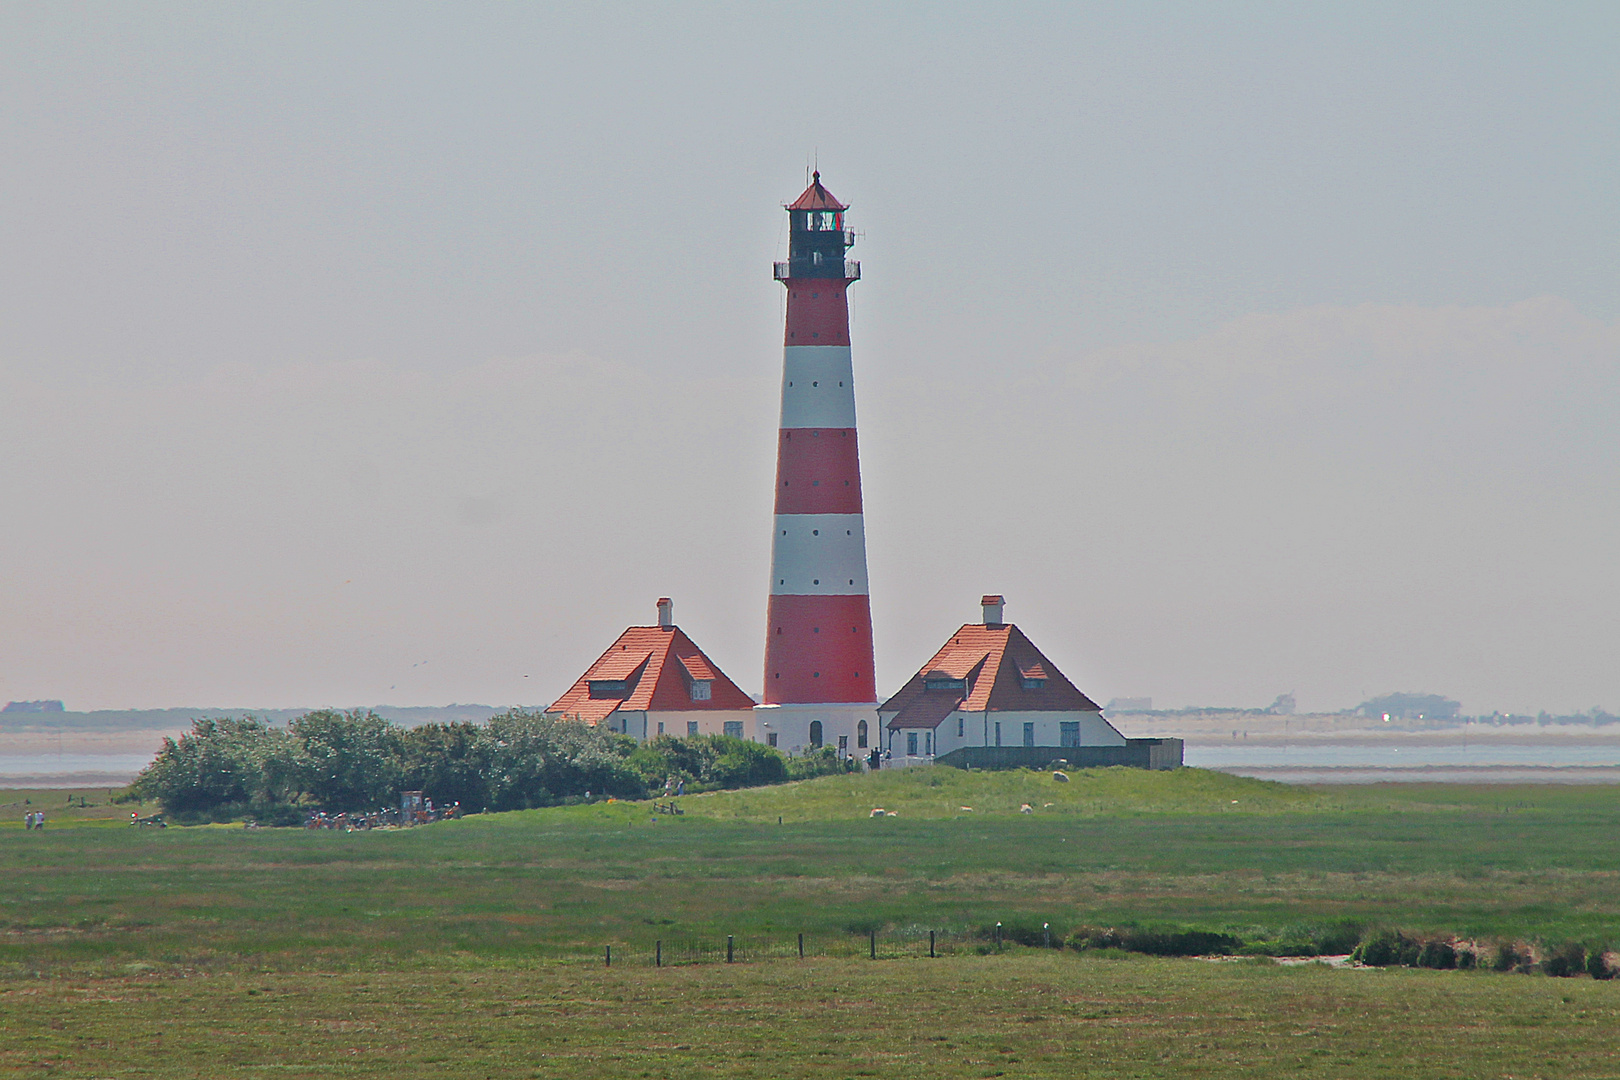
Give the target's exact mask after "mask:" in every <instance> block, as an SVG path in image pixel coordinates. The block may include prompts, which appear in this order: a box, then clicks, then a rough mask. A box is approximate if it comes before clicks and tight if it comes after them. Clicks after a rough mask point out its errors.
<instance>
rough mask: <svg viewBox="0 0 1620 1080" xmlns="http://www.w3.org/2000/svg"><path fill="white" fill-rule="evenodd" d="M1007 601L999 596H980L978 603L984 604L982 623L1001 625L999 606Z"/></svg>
mask: <svg viewBox="0 0 1620 1080" xmlns="http://www.w3.org/2000/svg"><path fill="white" fill-rule="evenodd" d="M1006 602H1007V601H1005V600H1003V599H1002V598H1001V597H999V596H981V597H980V598H979V603H981V604H983V605H984V625H986V626H1000V625H1001V608H1002V605H1004V604H1006Z"/></svg>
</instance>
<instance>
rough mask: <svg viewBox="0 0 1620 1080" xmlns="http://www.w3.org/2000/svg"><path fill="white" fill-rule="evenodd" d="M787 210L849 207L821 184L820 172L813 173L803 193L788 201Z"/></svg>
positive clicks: (841, 208) (846, 208) (840, 208)
mask: <svg viewBox="0 0 1620 1080" xmlns="http://www.w3.org/2000/svg"><path fill="white" fill-rule="evenodd" d="M787 208H788V209H789V210H848V209H849V207H847V206H845V205H844V204H843V203H841V202H839V201H838V199H837V198H836V197H835V196H834V195H833V193H832V192H830V191H828V190H827V189H826V188H824V187H822V186H821V173H819V172H818V173H816V174H815V180H813V181H812V182H811V184H810V186H809V187H807V188H805V189H804V194H803V195H800V196H799V197H798V198H797V199H794V200H793V201H792V202H790V203H788V207H787Z"/></svg>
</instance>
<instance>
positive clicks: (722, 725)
mask: <svg viewBox="0 0 1620 1080" xmlns="http://www.w3.org/2000/svg"><path fill="white" fill-rule="evenodd" d="M660 724H662V725H663V727H662V728H660V727H659V725H660ZM691 724H696V725H697V729H696V731H693V730H692V729H691V728H690V727H689V725H691ZM727 724H732V725H734V726H733V728H732V729H731V730H730V731H728V730H726V725H727ZM608 726H609V727H611V728H612V729H613V730H614V731H619V732H623V733H624V734H626V735H634V736H635V737H636V738H638V739H641V740H642V741H643V742H645V741H646V740H647V739H652V738H656V737H657V736H659V735H679V736H685V735H691V734H697V735H734V736H736V737H737V738H739V739H746V738H749V736H750V733H751V731H752V730H753V726H754V711H753V710H752V709H676V710H663V711H659V710H653V711H649V712H623V711H620V712H615V713H614V714H613V715H612V716H610V717H608Z"/></svg>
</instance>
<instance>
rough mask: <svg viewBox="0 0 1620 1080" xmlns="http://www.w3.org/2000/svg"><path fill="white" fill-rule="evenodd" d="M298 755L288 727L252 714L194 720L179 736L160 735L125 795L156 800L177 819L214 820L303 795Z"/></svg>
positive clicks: (294, 799) (300, 762) (298, 751)
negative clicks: (157, 746) (218, 814)
mask: <svg viewBox="0 0 1620 1080" xmlns="http://www.w3.org/2000/svg"><path fill="white" fill-rule="evenodd" d="M301 754H302V748H301V746H300V745H299V743H298V740H297V739H296V738H294V737H293V736H292V735H291V734H290V733H289V732H287V731H285V730H282V729H279V728H272V727H270V726H269V725H267V724H265V723H264V721H262V720H258V719H255V718H254V717H251V716H247V717H242V718H241V719H236V718H231V717H227V718H224V719H218V720H194V721H192V725H191V731H190V732H188V733H186V734H185V735H182V736H180V738H179V739H178V740H175V739H164V740H163V746H162V747H161V748H160V749H159V750H158V753H157V756H156V757H155V758H153V760H152V763H151V764H150V765H148V766H147V767H146V768H145V769H142V770H141V774H140V775H139V776H137V777H136V778H135V780H134V782H133V783H131V784H130V786H129V788H128V794H129V795H131V796H133V797H136V798H140V799H153V800H156V801H157V802H158V803H159V804H160V805H161V806H162V808H163V811H164V813H166V814H169V815H171V816H175V817H176V818H177V819H178V818H180V817H184V816H189V817H192V818H194V819H199V820H216V818H215V817H214V815H215V814H216V812H223V813H241V812H245V810H246V808H247V807H249V806H272V805H276V804H278V803H284V802H290V801H296V800H297V799H298V798H299V796H300V795H301V794H302V787H301V784H302V780H303V769H302V764H303V763H302V756H301ZM217 820H232V819H231V818H229V817H224V818H218V819H217Z"/></svg>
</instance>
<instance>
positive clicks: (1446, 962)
mask: <svg viewBox="0 0 1620 1080" xmlns="http://www.w3.org/2000/svg"><path fill="white" fill-rule="evenodd" d="M1417 966H1418V967H1421V968H1434V969H1436V970H1439V971H1450V970H1451V969H1453V968H1455V967H1456V966H1457V950H1456V949H1454V948H1452V946H1451V943H1450V942H1446V941H1430V942H1425V943H1424V946H1423V948H1422V950H1420V951H1419V952H1418V957H1417Z"/></svg>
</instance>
